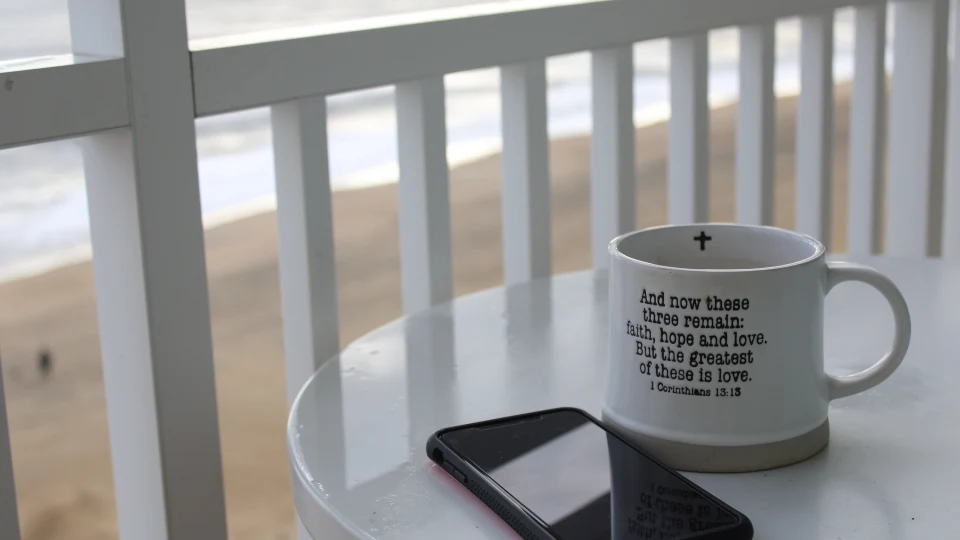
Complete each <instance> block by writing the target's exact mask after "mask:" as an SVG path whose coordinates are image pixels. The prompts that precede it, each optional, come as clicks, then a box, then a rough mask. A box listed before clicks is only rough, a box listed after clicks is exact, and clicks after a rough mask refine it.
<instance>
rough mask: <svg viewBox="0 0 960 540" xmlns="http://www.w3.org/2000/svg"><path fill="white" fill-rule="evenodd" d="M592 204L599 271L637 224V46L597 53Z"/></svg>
mask: <svg viewBox="0 0 960 540" xmlns="http://www.w3.org/2000/svg"><path fill="white" fill-rule="evenodd" d="M591 64H592V65H591V70H592V82H593V133H592V135H591V137H590V203H591V223H592V225H593V231H592V235H591V244H592V252H593V267H594V268H597V269H601V268H606V267H607V244H609V243H610V240H612V239H613V238H615V237H616V236H618V235H620V234H622V233H625V232H628V231H630V230H632V229H633V228H634V227H635V226H636V209H635V207H636V172H635V171H636V165H635V164H634V162H635V160H636V157H635V152H636V148H635V146H634V145H635V140H634V139H635V134H634V130H635V129H636V128H635V126H634V124H633V46H632V45H628V46H626V47H621V48H618V49H607V50H602V51H593V53H591Z"/></svg>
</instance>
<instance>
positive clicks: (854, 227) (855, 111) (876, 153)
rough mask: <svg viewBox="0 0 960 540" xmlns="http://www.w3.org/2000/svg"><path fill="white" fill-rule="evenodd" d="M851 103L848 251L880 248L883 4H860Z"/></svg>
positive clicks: (883, 85)
mask: <svg viewBox="0 0 960 540" xmlns="http://www.w3.org/2000/svg"><path fill="white" fill-rule="evenodd" d="M854 18H855V31H856V36H855V40H856V42H855V49H854V54H855V56H854V71H853V91H852V93H851V100H850V101H851V103H850V174H849V178H850V183H849V193H848V194H847V200H848V205H847V207H848V210H847V251H848V252H850V253H854V254H860V255H868V254H870V253H877V252H879V251H880V233H881V219H880V217H881V213H882V211H883V208H882V206H881V197H880V196H881V194H882V193H881V191H882V188H883V130H884V118H883V112H884V110H883V106H884V95H885V88H884V87H885V86H886V78H887V77H886V72H885V71H884V52H885V49H886V32H887V6H886V5H878V6H859V7H857V8H856V11H855V13H854Z"/></svg>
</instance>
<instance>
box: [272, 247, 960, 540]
mask: <svg viewBox="0 0 960 540" xmlns="http://www.w3.org/2000/svg"><path fill="white" fill-rule="evenodd" d="M846 260H850V258H846ZM854 260H856V261H857V262H863V263H865V264H869V265H871V266H873V267H875V268H877V269H878V270H880V271H881V272H884V273H886V274H887V275H889V276H890V277H891V278H892V279H893V280H894V281H895V282H896V283H897V284H898V285H899V287H900V288H901V290H902V291H903V294H904V296H905V297H906V299H907V303H908V305H909V306H910V310H911V316H912V319H913V339H912V341H911V344H910V350H909V352H908V354H907V357H906V360H904V362H903V364H902V365H901V367H900V368H899V369H898V370H897V372H896V373H894V374H893V376H891V378H890V379H888V380H887V381H886V382H884V383H882V384H880V385H879V386H877V387H876V388H874V389H872V390H870V391H867V392H865V393H863V394H859V395H856V396H852V397H849V398H845V399H841V400H837V401H834V402H833V403H832V404H831V406H830V423H831V441H830V445H829V446H828V448H827V450H825V451H824V452H822V453H820V454H818V455H817V456H815V457H813V458H811V459H810V460H807V461H805V462H803V463H800V464H797V465H794V466H790V467H786V468H782V469H776V470H771V471H765V472H757V473H749V474H726V475H711V474H690V475H689V476H690V477H691V478H692V479H693V480H694V481H695V482H697V483H699V484H700V485H701V486H703V487H704V488H706V489H707V490H708V491H710V492H712V493H714V494H715V495H717V496H718V497H719V498H721V499H723V500H724V501H726V502H728V503H729V504H730V505H732V506H733V507H734V508H737V509H738V510H740V511H742V512H743V513H744V514H746V515H747V516H749V517H750V519H751V521H753V524H754V528H755V530H756V536H755V538H757V539H793V538H796V539H804V540H808V539H834V538H841V539H871V540H879V539H897V540H900V539H907V538H960V521H958V518H957V515H956V512H960V465H958V461H960V392H958V390H960V387H958V382H960V325H958V324H957V323H958V322H960V262H950V261H947V262H944V261H940V260H917V259H896V258H879V257H878V258H860V259H854ZM826 311H827V313H826V318H825V321H826V322H825V330H824V335H825V350H826V364H827V370H828V371H830V372H832V373H837V374H844V373H852V372H855V371H858V370H860V369H862V368H863V367H865V366H867V365H869V364H871V363H873V362H874V361H875V360H876V359H878V358H879V357H880V355H881V354H883V353H884V352H885V351H886V349H887V347H888V346H889V344H890V335H891V332H892V329H893V317H892V315H891V314H890V310H889V308H888V306H887V304H886V302H885V301H884V300H883V298H882V297H881V296H880V294H879V293H877V292H875V291H874V290H873V289H870V288H869V287H867V286H866V285H862V284H855V283H854V284H841V285H839V286H838V287H837V288H835V289H834V291H833V292H831V293H830V295H828V297H827V300H826ZM606 326H607V276H606V273H605V272H581V273H576V274H567V275H561V276H555V277H553V278H550V279H542V280H537V281H533V282H530V283H527V284H523V285H518V286H514V287H510V288H505V289H504V288H498V289H492V290H489V291H484V292H481V293H477V294H473V295H469V296H464V297H460V298H457V299H456V300H454V301H453V302H452V303H450V304H446V305H442V306H439V307H437V308H434V309H432V310H430V311H427V312H424V313H421V314H418V315H415V316H412V317H407V318H404V319H400V320H398V321H395V322H393V323H391V324H388V325H386V326H383V327H381V328H379V329H378V330H376V331H374V332H372V333H370V334H368V335H367V336H365V337H363V338H361V339H359V340H357V341H356V342H354V343H352V344H351V345H350V346H348V347H347V348H346V349H344V350H343V352H341V353H340V355H338V357H336V358H333V359H332V360H330V361H329V362H327V363H325V364H324V365H323V366H322V367H321V368H320V370H318V371H317V373H316V374H315V375H314V376H313V378H311V379H310V381H308V382H307V383H306V385H305V386H304V388H303V390H302V392H301V394H300V396H299V397H298V399H297V401H296V402H295V403H294V406H293V409H292V411H291V415H290V424H289V431H288V437H289V441H288V442H289V447H290V457H291V464H292V469H293V477H294V480H293V483H294V494H295V499H296V504H297V510H298V514H299V515H300V519H301V520H302V522H303V524H304V525H305V527H306V528H307V530H308V531H309V532H310V534H311V535H312V536H314V537H315V538H318V539H321V538H322V539H324V540H327V539H336V538H376V539H381V538H382V539H387V538H390V539H403V538H416V539H423V540H430V539H449V538H457V539H460V540H471V539H496V538H516V536H515V535H514V534H513V532H512V531H511V530H510V529H509V528H508V527H507V526H506V525H505V524H504V523H503V522H501V521H500V520H499V518H497V516H496V515H495V514H493V513H492V512H491V511H489V510H487V509H486V507H484V506H483V505H482V504H480V503H479V502H478V501H476V500H474V498H473V495H471V494H470V493H469V492H468V491H467V490H466V489H465V488H463V487H462V486H461V485H459V484H458V483H457V482H456V481H454V480H453V479H451V478H449V477H448V476H447V475H446V473H445V472H443V470H442V469H440V468H438V467H436V466H434V465H433V464H432V463H431V462H430V461H429V460H428V459H427V456H426V453H425V451H424V445H425V442H426V440H427V438H428V437H429V436H430V435H431V434H432V433H434V432H435V431H436V430H438V429H440V428H443V427H448V426H453V425H457V424H462V423H466V422H474V421H478V420H483V419H489V418H496V417H500V416H505V415H510V414H517V413H521V412H527V411H533V410H539V409H545V408H549V407H557V406H574V407H579V408H582V409H585V410H587V411H588V412H591V413H593V414H595V415H599V413H600V407H601V403H602V392H603V386H604V379H605V375H606V369H605V364H606V350H607V347H606Z"/></svg>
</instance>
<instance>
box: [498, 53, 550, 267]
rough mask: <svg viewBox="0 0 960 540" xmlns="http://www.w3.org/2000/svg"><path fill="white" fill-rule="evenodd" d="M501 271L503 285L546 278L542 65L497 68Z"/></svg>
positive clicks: (547, 224) (547, 178)
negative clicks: (500, 129)
mask: <svg viewBox="0 0 960 540" xmlns="http://www.w3.org/2000/svg"><path fill="white" fill-rule="evenodd" d="M500 89H501V90H500V92H501V102H502V106H501V107H502V117H503V158H502V162H503V191H502V204H503V271H504V282H505V283H506V284H507V285H513V284H516V283H523V282H524V281H529V280H531V279H533V278H537V277H542V276H549V275H550V163H549V150H548V149H547V66H546V61H545V60H535V61H532V62H527V63H524V64H515V65H510V66H503V67H502V68H500Z"/></svg>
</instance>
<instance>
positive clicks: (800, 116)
mask: <svg viewBox="0 0 960 540" xmlns="http://www.w3.org/2000/svg"><path fill="white" fill-rule="evenodd" d="M832 166H833V12H832V11H831V12H830V13H826V14H820V15H808V16H804V17H802V18H801V19H800V97H799V100H798V101H797V159H796V171H797V173H796V190H797V211H796V227H795V228H796V230H797V231H799V232H801V233H804V234H809V235H810V236H812V237H814V238H816V239H818V240H820V241H821V242H823V245H825V246H827V248H829V247H830V212H831V200H832V193H831V191H830V190H831V186H832V181H831V178H832V176H833V175H832V169H831V167H832Z"/></svg>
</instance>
